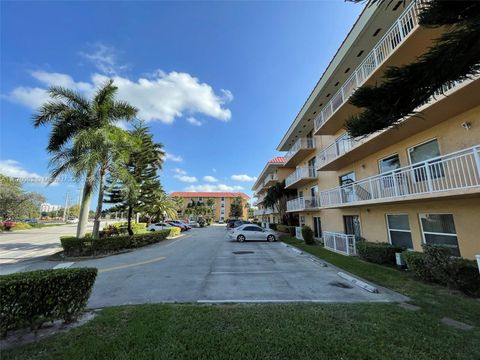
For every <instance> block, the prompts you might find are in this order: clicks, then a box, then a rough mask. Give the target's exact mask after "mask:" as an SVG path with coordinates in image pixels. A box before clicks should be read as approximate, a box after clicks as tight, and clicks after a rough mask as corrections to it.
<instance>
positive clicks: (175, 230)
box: [169, 227, 182, 237]
mask: <svg viewBox="0 0 480 360" xmlns="http://www.w3.org/2000/svg"><path fill="white" fill-rule="evenodd" d="M181 232H182V229H180V228H178V227H173V228H171V229H170V235H169V236H171V237H174V236H178V235H180V233H181Z"/></svg>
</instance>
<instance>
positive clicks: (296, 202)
mask: <svg viewBox="0 0 480 360" xmlns="http://www.w3.org/2000/svg"><path fill="white" fill-rule="evenodd" d="M319 207H320V198H319V197H318V196H316V197H299V198H296V199H292V200H289V201H287V212H293V211H307V210H315V209H318V208H319Z"/></svg>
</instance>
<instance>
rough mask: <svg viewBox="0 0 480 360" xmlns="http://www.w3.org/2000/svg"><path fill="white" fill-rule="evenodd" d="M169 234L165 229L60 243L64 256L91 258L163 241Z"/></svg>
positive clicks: (62, 240) (71, 239)
mask: <svg viewBox="0 0 480 360" xmlns="http://www.w3.org/2000/svg"><path fill="white" fill-rule="evenodd" d="M179 230H180V229H179ZM170 233H171V230H170V229H165V230H160V231H155V232H150V233H146V234H137V235H133V236H129V235H124V236H112V237H106V238H103V239H93V238H88V237H85V238H77V237H74V236H63V237H61V238H60V242H61V243H62V247H63V251H64V253H65V255H66V256H91V255H101V254H109V253H112V252H116V251H120V250H124V249H133V248H137V247H142V246H145V245H149V244H153V243H157V242H159V241H162V240H165V239H166V238H167V236H169V235H170Z"/></svg>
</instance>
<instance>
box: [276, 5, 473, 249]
mask: <svg viewBox="0 0 480 360" xmlns="http://www.w3.org/2000/svg"><path fill="white" fill-rule="evenodd" d="M424 2H425V0H415V1H406V2H403V1H394V2H389V1H386V2H384V3H383V4H382V5H381V6H370V7H366V8H365V9H364V11H363V12H362V14H361V15H360V16H359V18H358V19H357V21H356V23H355V24H354V25H353V27H352V29H351V31H350V32H349V34H348V35H347V37H346V39H345V40H344V41H343V43H342V44H341V45H340V48H339V49H338V51H337V53H336V54H335V56H334V57H333V59H332V60H331V62H330V64H329V66H328V67H327V69H326V70H325V72H324V73H323V75H322V76H321V78H320V79H319V81H318V83H317V85H316V86H315V88H314V89H313V91H312V92H311V94H310V96H309V97H308V98H307V99H306V101H305V104H304V105H303V107H302V108H301V109H300V111H299V113H298V115H297V116H296V118H295V119H294V121H293V122H292V124H291V126H290V127H289V129H288V130H287V132H286V133H285V135H284V136H283V138H282V139H281V141H280V144H279V145H278V147H277V150H279V151H285V152H286V159H285V164H286V165H288V166H290V167H292V170H290V174H289V175H288V176H287V177H286V179H285V180H286V187H288V188H290V189H296V191H297V196H296V197H295V198H293V199H291V200H290V201H288V203H287V208H288V211H289V212H292V213H298V215H299V223H300V224H299V225H309V226H310V227H312V229H313V230H314V232H315V236H316V237H317V238H319V239H322V241H323V242H324V244H325V247H327V248H329V249H331V250H334V251H337V252H340V253H343V254H347V255H350V254H355V252H356V248H355V242H356V240H358V239H360V238H364V239H366V240H368V241H373V242H390V243H392V244H394V245H401V246H404V247H406V248H409V249H413V250H416V251H421V250H422V244H424V243H426V244H441V245H446V246H448V247H450V248H451V249H452V251H453V253H455V254H456V255H460V256H462V257H466V258H474V256H475V254H480V236H479V232H480V80H479V79H478V78H474V79H469V80H466V81H463V82H459V83H452V84H446V85H445V86H444V87H443V88H442V89H439V91H438V94H437V95H436V96H435V97H433V98H431V99H430V100H429V101H427V102H426V103H425V104H423V105H422V106H421V107H420V108H419V109H417V110H419V111H421V116H420V117H418V116H412V117H408V118H405V119H401V123H400V124H399V126H395V127H391V128H388V129H386V130H383V131H380V132H377V133H375V134H373V135H370V136H368V137H365V138H361V139H354V138H350V137H349V136H348V134H347V133H346V131H345V129H344V126H343V125H344V122H345V120H346V119H347V118H348V117H349V116H350V115H353V114H357V113H359V112H360V111H361V109H359V108H356V107H355V106H353V105H352V104H350V103H349V102H348V99H349V97H350V95H351V94H352V93H353V92H354V91H355V89H356V88H358V87H360V86H362V85H365V84H375V83H378V82H381V78H382V74H383V73H384V70H385V69H386V68H387V67H389V66H398V65H403V64H407V63H411V62H412V61H414V60H415V59H416V58H417V57H418V56H419V55H421V54H422V53H424V52H425V51H426V50H427V49H428V47H429V46H431V45H432V42H433V39H435V38H437V37H438V36H439V34H440V33H441V31H442V30H441V29H425V28H421V27H419V26H418V14H419V11H420V9H421V8H420V7H421V5H422V3H424ZM405 91H408V89H405ZM378 101H382V99H378Z"/></svg>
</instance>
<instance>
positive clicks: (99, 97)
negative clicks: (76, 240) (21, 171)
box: [33, 80, 137, 237]
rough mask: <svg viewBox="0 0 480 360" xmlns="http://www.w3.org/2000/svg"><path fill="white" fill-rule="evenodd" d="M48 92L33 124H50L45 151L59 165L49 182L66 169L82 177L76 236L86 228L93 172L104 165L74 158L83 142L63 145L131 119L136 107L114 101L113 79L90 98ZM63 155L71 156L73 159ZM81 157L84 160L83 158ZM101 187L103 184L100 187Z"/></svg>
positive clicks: (68, 92)
mask: <svg viewBox="0 0 480 360" xmlns="http://www.w3.org/2000/svg"><path fill="white" fill-rule="evenodd" d="M48 92H49V95H50V98H51V99H50V100H49V101H47V102H46V103H44V104H43V105H42V106H41V107H40V109H39V110H38V111H37V113H36V114H35V115H34V117H33V124H34V126H35V127H39V126H44V125H47V124H51V125H52V130H51V133H50V139H49V143H48V146H47V151H48V152H49V153H50V154H51V155H52V156H56V159H54V160H53V163H54V164H55V163H57V161H58V163H57V165H59V166H57V167H56V172H55V173H53V174H51V178H52V179H51V181H52V182H53V181H54V180H55V179H56V178H57V177H58V176H59V175H61V174H65V173H69V172H73V173H74V174H75V177H76V178H77V180H79V179H80V178H83V179H84V186H83V193H82V200H81V204H80V219H79V222H78V226H77V237H82V236H84V235H85V231H86V225H87V221H88V213H89V208H90V198H91V195H92V192H93V188H94V186H95V182H96V181H97V180H98V179H97V175H99V171H100V175H101V172H102V171H103V169H104V167H103V169H102V170H100V169H101V166H99V164H96V165H95V166H93V164H92V162H86V163H85V162H84V161H80V159H78V158H75V157H78V156H79V155H81V153H79V152H78V151H79V150H80V151H81V150H86V148H87V146H86V145H87V144H77V147H76V148H72V147H70V149H65V147H66V146H67V145H69V144H71V143H73V144H75V143H76V142H77V141H78V140H79V139H78V137H80V134H81V133H83V134H85V132H87V133H88V132H90V131H97V132H99V133H100V134H101V133H102V130H105V129H106V127H111V126H113V125H114V124H115V123H116V122H117V121H119V120H125V121H131V120H132V119H133V118H134V117H135V115H136V113H137V109H136V108H134V107H133V106H131V105H130V104H128V103H126V102H124V101H117V100H115V94H116V92H117V87H116V86H114V85H113V80H109V81H107V82H106V83H105V84H104V85H102V86H101V87H100V88H99V89H98V90H97V92H96V93H95V95H94V96H93V98H92V99H91V100H90V101H89V100H87V99H86V98H85V97H83V96H82V95H81V94H79V93H77V92H75V91H72V90H70V89H66V88H63V87H52V88H50V89H49V91H48ZM85 138H86V136H83V139H85ZM90 144H92V143H91V142H90ZM79 145H80V146H79ZM95 145H98V144H95ZM66 156H74V158H67V157H66ZM83 160H86V159H85V157H84V159H83ZM102 165H104V164H102ZM100 182H101V181H100ZM102 188H103V184H102V187H101V188H100V189H102ZM102 195H103V194H102ZM97 223H98V221H97ZM97 227H98V225H97Z"/></svg>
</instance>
